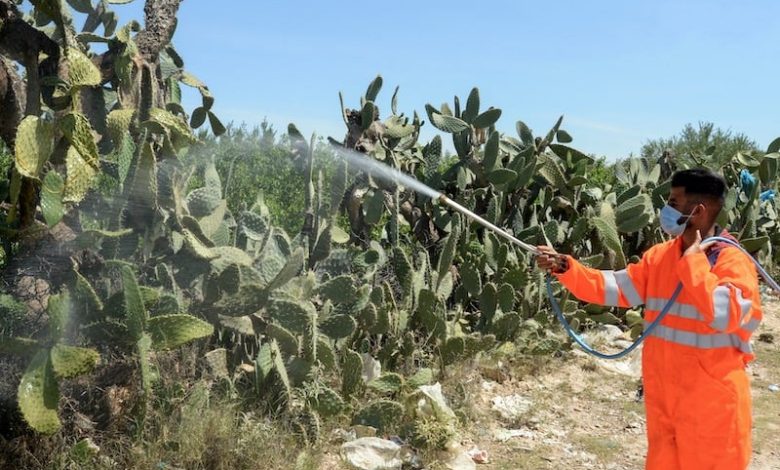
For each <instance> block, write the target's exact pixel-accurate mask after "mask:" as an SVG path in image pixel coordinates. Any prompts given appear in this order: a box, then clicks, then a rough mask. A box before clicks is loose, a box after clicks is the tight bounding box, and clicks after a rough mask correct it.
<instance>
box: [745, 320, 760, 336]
mask: <svg viewBox="0 0 780 470" xmlns="http://www.w3.org/2000/svg"><path fill="white" fill-rule="evenodd" d="M760 324H761V320H759V319H758V318H751V319H750V321H749V322H747V323H745V324H744V325H742V327H741V328H740V330H742V331H744V332H746V333H753V332H754V331H756V328H758V325H760Z"/></svg>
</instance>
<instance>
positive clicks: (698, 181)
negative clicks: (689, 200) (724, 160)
mask: <svg viewBox="0 0 780 470" xmlns="http://www.w3.org/2000/svg"><path fill="white" fill-rule="evenodd" d="M672 187H673V188H685V194H686V195H689V194H690V195H695V196H702V197H705V198H707V199H711V200H714V201H717V202H719V203H720V204H723V202H724V200H725V198H726V180H725V179H723V177H722V176H720V175H719V174H717V173H714V172H712V171H711V170H708V169H707V168H691V169H689V170H681V171H677V172H675V173H674V174H673V175H672Z"/></svg>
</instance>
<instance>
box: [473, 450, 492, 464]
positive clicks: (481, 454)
mask: <svg viewBox="0 0 780 470" xmlns="http://www.w3.org/2000/svg"><path fill="white" fill-rule="evenodd" d="M467 454H469V457H471V460H473V461H474V462H476V463H490V459H489V458H488V453H487V451H486V450H482V449H479V448H478V447H472V448H471V450H469V451H468V452H467Z"/></svg>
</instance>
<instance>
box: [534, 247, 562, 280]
mask: <svg viewBox="0 0 780 470" xmlns="http://www.w3.org/2000/svg"><path fill="white" fill-rule="evenodd" d="M536 249H537V250H539V254H538V255H537V256H536V265H537V266H539V268H540V269H544V270H545V271H551V272H554V273H558V274H560V273H563V272H566V271H567V270H568V269H569V260H568V258H567V257H566V255H562V254H560V253H558V252H557V251H555V249H554V248H553V247H550V246H547V245H539V246H537V247H536Z"/></svg>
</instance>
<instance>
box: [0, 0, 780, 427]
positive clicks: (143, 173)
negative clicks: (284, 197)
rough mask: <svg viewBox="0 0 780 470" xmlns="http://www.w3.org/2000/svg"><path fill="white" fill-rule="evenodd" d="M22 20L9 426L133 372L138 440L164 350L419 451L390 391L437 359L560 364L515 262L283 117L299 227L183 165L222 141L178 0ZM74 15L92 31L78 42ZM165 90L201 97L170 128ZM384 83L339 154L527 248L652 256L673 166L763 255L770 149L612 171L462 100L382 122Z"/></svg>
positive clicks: (10, 213) (604, 315)
mask: <svg viewBox="0 0 780 470" xmlns="http://www.w3.org/2000/svg"><path fill="white" fill-rule="evenodd" d="M21 3H22V2H13V1H10V0H0V13H2V15H0V18H2V29H0V45H2V47H1V48H0V58H2V62H1V63H0V95H1V97H2V98H3V99H5V100H8V101H7V102H8V103H11V104H13V107H7V106H5V105H4V106H3V108H2V110H3V111H2V112H3V113H4V114H3V120H2V124H3V129H1V130H2V131H3V133H2V137H3V140H4V141H5V144H6V145H7V146H8V147H9V149H10V150H11V155H12V157H13V161H12V165H11V166H10V171H9V179H8V182H7V183H6V184H5V185H3V186H1V187H0V188H2V189H3V190H4V191H5V194H4V197H5V198H6V201H5V202H4V204H3V205H2V216H3V218H2V224H1V225H0V235H1V236H2V240H3V250H4V253H3V257H2V259H3V260H4V263H5V267H4V278H5V279H6V287H7V289H8V291H9V293H8V294H4V295H3V297H0V299H2V303H0V312H1V313H3V314H5V312H13V318H17V317H23V318H22V320H20V322H21V323H20V324H23V326H24V328H19V327H18V325H17V326H15V327H13V328H11V327H5V326H4V327H3V329H2V333H3V337H2V338H1V342H0V352H2V353H3V354H4V357H6V358H9V357H11V355H17V356H20V357H22V358H24V359H23V360H21V362H18V360H17V359H8V360H9V361H17V362H12V363H13V364H17V365H18V364H23V366H22V367H23V370H22V372H21V380H20V383H19V386H18V394H17V396H16V397H2V398H3V400H4V401H3V403H2V406H4V407H6V410H5V411H6V412H5V414H6V415H13V414H14V412H15V410H17V409H18V410H19V411H20V413H21V417H22V418H23V419H24V421H25V422H26V423H27V424H28V425H29V426H30V427H31V428H32V429H34V430H35V431H38V432H41V433H52V432H56V431H57V430H58V429H59V428H60V426H61V422H60V418H59V416H60V410H59V403H60V400H59V396H60V392H59V388H60V385H61V384H62V383H66V382H67V381H68V380H71V379H73V378H74V377H77V376H80V377H81V378H80V380H89V378H88V377H89V375H86V377H87V378H86V379H85V378H84V377H85V374H90V373H91V372H92V371H93V370H94V369H95V368H96V367H97V368H106V367H111V366H114V365H117V367H119V366H121V367H124V368H127V369H129V370H130V371H131V372H130V373H129V374H125V375H124V376H123V377H124V381H123V382H122V383H121V384H118V385H122V386H123V387H126V388H129V389H132V390H134V392H135V394H134V395H133V396H134V405H133V406H132V411H131V417H130V418H131V419H130V421H131V422H132V423H133V426H134V428H133V427H130V426H128V432H129V430H131V429H135V431H136V432H137V431H138V429H139V427H140V429H143V425H144V416H145V411H146V409H147V406H148V404H149V398H150V397H151V396H153V395H154V393H155V383H156V381H157V380H158V378H159V373H160V371H159V370H157V364H158V363H159V362H158V361H157V360H156V357H157V355H158V354H162V353H161V351H164V350H170V349H175V348H177V347H179V346H181V345H183V344H185V343H188V342H191V341H194V340H198V339H201V340H200V341H201V343H202V345H203V347H204V348H205V349H207V351H206V353H205V354H204V362H205V363H207V364H208V367H207V369H208V370H209V371H210V372H209V373H215V372H214V371H221V372H220V374H218V375H219V376H220V377H221V378H222V379H224V380H225V381H227V382H228V383H230V384H232V386H233V387H234V388H235V389H236V390H237V391H238V392H239V393H241V394H244V396H245V397H246V398H247V399H252V401H253V402H254V403H259V404H261V406H262V408H263V409H264V410H265V411H266V412H268V413H272V414H273V413H279V412H286V413H290V414H291V415H292V416H294V417H295V418H296V419H295V422H296V423H297V426H298V427H299V430H300V432H301V433H302V434H303V435H304V436H306V438H307V439H310V440H316V439H317V436H318V431H319V425H320V422H321V419H322V418H325V417H329V416H333V415H348V416H350V417H351V419H352V420H353V422H355V423H359V424H366V425H370V426H374V427H376V428H379V429H385V428H388V427H400V428H404V426H407V429H410V430H409V431H408V432H410V433H412V434H414V433H415V430H414V429H415V422H414V420H413V418H414V414H413V412H410V411H409V410H410V408H409V407H408V406H407V404H408V401H407V400H414V397H415V396H416V394H417V393H419V392H418V389H419V387H420V386H421V385H426V384H429V383H431V382H434V381H435V380H436V378H437V376H439V375H441V374H446V372H447V367H448V366H451V365H452V364H453V363H455V362H456V361H459V360H462V359H464V358H468V357H472V356H475V355H478V354H481V353H483V352H486V351H490V350H492V349H494V348H497V347H501V346H502V345H504V344H506V343H508V342H509V343H514V344H515V345H516V346H517V347H518V348H520V349H521V350H522V351H524V352H526V353H531V354H548V353H553V352H555V351H559V350H561V349H564V348H566V347H568V345H567V343H566V342H565V341H564V340H563V338H562V336H561V335H559V334H558V333H557V330H556V328H555V326H554V325H553V324H552V323H551V318H552V317H551V316H550V314H549V312H548V310H547V303H546V300H545V298H544V295H543V291H544V290H543V286H542V282H543V275H542V273H539V272H537V271H535V270H533V269H532V266H531V260H530V259H529V258H528V255H527V254H526V253H524V252H522V251H520V250H518V249H516V248H515V247H514V246H512V245H509V244H507V243H506V242H504V241H503V240H501V239H499V238H498V237H496V236H495V235H494V234H493V233H491V232H488V231H485V230H484V229H482V228H481V227H480V226H478V225H475V224H473V223H471V222H470V221H469V220H467V219H464V218H462V217H461V216H460V215H458V214H453V213H451V212H450V211H448V210H447V208H446V207H443V206H440V205H439V204H438V202H437V201H436V200H431V199H430V198H429V197H426V196H424V195H422V194H417V193H414V192H412V191H410V189H409V188H405V187H402V186H399V185H398V184H396V183H394V182H392V181H386V180H381V179H377V178H375V177H374V176H372V175H371V174H367V173H365V172H361V171H353V170H351V169H350V168H349V165H348V164H347V163H346V161H343V160H340V159H335V160H330V161H329V162H328V163H327V164H323V163H322V162H318V161H316V160H317V158H320V156H323V155H326V154H327V153H328V152H322V151H320V150H318V149H319V147H318V145H321V144H318V140H317V139H316V138H315V137H312V138H310V139H308V138H305V137H304V136H303V134H302V133H301V132H300V131H299V130H298V129H297V128H296V127H295V126H294V125H292V124H291V125H290V127H289V128H288V132H287V141H286V144H285V145H286V150H285V152H284V153H283V154H282V155H284V157H285V158H290V159H292V160H294V161H295V162H296V166H297V167H298V168H300V171H301V173H300V174H301V175H302V180H301V181H302V186H303V187H302V188H299V191H298V189H296V191H298V192H299V193H300V194H301V198H302V203H301V211H300V212H301V213H300V214H298V216H299V217H300V219H296V220H300V223H299V226H297V227H295V229H294V230H292V231H291V230H289V227H288V229H287V230H285V229H284V228H282V227H280V226H279V224H276V223H274V222H273V220H272V217H271V211H270V210H269V205H268V204H267V203H266V201H265V199H264V197H263V194H262V193H259V197H257V198H256V199H253V200H251V201H247V200H246V198H245V196H244V195H243V194H242V195H239V196H238V197H237V196H236V194H235V193H231V192H230V191H231V189H230V188H231V186H230V183H231V182H230V179H231V176H230V174H231V173H230V172H232V171H234V169H235V168H234V163H235V161H238V160H235V161H231V162H230V163H229V164H228V163H227V162H224V161H215V160H214V159H213V158H212V157H211V155H206V156H205V157H202V153H203V148H204V147H200V143H199V141H198V138H197V137H196V136H195V135H194V134H193V131H192V129H193V128H197V127H199V126H201V125H202V124H204V122H205V121H206V119H208V120H209V123H210V128H211V130H212V131H213V133H214V134H217V135H218V134H221V133H222V132H224V131H225V129H224V127H223V126H222V124H221V123H220V122H219V120H218V118H217V117H216V116H215V115H214V114H213V112H212V111H211V107H212V105H213V102H214V99H213V97H212V96H211V94H210V92H209V90H208V88H207V87H206V86H205V85H204V84H203V83H201V82H200V81H199V80H198V79H196V78H195V77H194V76H193V75H191V74H190V73H189V72H188V71H186V70H185V69H184V64H183V61H182V59H181V58H180V57H179V56H178V54H177V53H176V51H175V49H174V48H173V46H172V45H171V42H170V40H171V35H172V34H173V26H174V25H175V22H176V21H175V13H176V10H177V8H178V4H179V2H178V0H157V1H155V0H148V1H147V3H146V9H145V14H146V18H145V26H144V28H142V27H141V25H139V24H137V23H135V22H130V23H128V24H125V25H119V24H118V23H117V19H116V17H115V15H114V14H113V13H112V12H111V11H110V8H109V7H110V4H111V3H112V2H111V1H108V2H105V1H102V0H101V1H100V2H98V3H96V4H95V3H94V2H90V1H86V0H84V1H75V0H68V1H67V2H60V1H58V0H48V1H44V0H38V1H32V2H30V3H31V5H28V4H24V5H22V4H21ZM74 11H75V12H78V13H79V14H81V16H83V15H86V20H85V24H84V26H83V28H82V31H81V32H77V30H76V28H75V26H74V19H73V18H74ZM76 16H79V15H76ZM100 28H102V34H98V32H99V31H101V29H100ZM20 38H22V39H24V40H25V41H27V42H26V43H24V44H25V45H24V47H21V46H20V44H22V43H20V42H18V41H20V40H21V39H20ZM95 43H101V44H103V45H105V46H106V47H105V48H101V50H102V49H105V52H102V53H95V52H93V51H92V47H93V46H94V44H95ZM20 47H21V48H20ZM30 51H36V52H35V53H30ZM39 53H43V55H42V54H39ZM44 56H45V58H44V59H42V60H40V62H39V58H40V57H44ZM17 65H22V66H24V68H25V70H26V75H25V76H24V77H22V76H20V75H19V72H18V71H17ZM182 83H183V84H185V85H188V86H192V87H195V88H197V89H198V90H199V91H200V93H201V94H202V98H203V102H202V106H200V107H198V108H196V109H194V110H191V112H189V113H188V111H187V110H185V109H183V108H182V106H181V104H180V95H181V90H180V88H179V87H180V84H182ZM381 91H382V79H381V78H380V77H377V78H376V79H375V80H374V81H372V82H371V83H370V84H369V86H368V89H367V90H366V92H365V94H364V95H363V96H362V97H361V99H360V103H359V106H357V109H351V108H348V107H346V106H345V105H344V103H343V100H342V109H341V112H342V117H343V120H344V123H345V125H346V134H345V137H344V138H343V139H334V138H330V139H329V145H331V146H333V148H334V152H335V153H336V154H338V153H339V152H344V151H349V152H358V153H361V154H364V158H367V159H376V160H379V161H381V162H383V163H384V164H386V165H389V166H391V167H393V168H396V169H398V170H400V171H402V172H405V173H408V174H411V175H413V176H414V177H415V178H417V179H419V180H421V181H423V182H424V183H426V184H427V185H429V186H431V187H433V188H434V189H436V190H437V191H440V192H442V193H444V194H446V195H447V196H448V197H450V198H452V199H453V200H455V201H457V202H459V203H460V204H462V205H464V206H466V207H467V208H469V209H470V210H473V211H474V212H476V213H477V214H479V215H481V216H483V217H484V218H486V219H487V220H489V221H491V222H493V223H494V224H496V225H499V226H502V227H505V228H507V229H508V230H509V231H511V232H512V233H513V234H514V235H515V236H516V237H518V238H520V239H523V240H525V241H527V242H528V243H532V244H549V245H553V246H555V247H556V248H557V249H558V250H559V251H562V252H568V253H575V254H576V255H577V256H578V257H579V258H580V259H582V260H583V261H584V262H585V263H586V264H588V265H591V266H595V267H602V268H609V267H612V268H620V267H623V266H624V265H625V264H626V263H628V262H630V261H632V260H635V259H637V257H638V256H639V255H640V254H641V253H642V251H643V250H645V249H646V248H647V247H649V246H650V245H652V244H654V243H656V242H658V241H660V240H662V238H663V236H662V233H661V232H660V230H659V229H658V224H657V222H656V215H655V214H656V213H657V210H658V209H659V208H660V207H661V206H662V205H663V204H664V201H665V198H666V195H667V193H668V190H669V176H670V174H671V171H673V170H674V169H678V168H684V167H689V166H694V165H706V166H711V167H713V168H715V169H717V170H719V171H722V172H723V173H724V175H725V176H726V178H727V179H728V181H729V183H730V185H731V188H732V190H731V191H730V193H729V196H728V199H727V203H726V207H725V209H724V211H723V213H722V215H721V223H722V225H724V226H726V227H729V228H730V229H731V230H732V231H734V232H735V233H736V234H738V236H739V238H740V239H741V240H742V242H743V244H744V245H745V246H746V248H748V250H750V251H752V252H756V253H759V254H760V256H761V257H762V258H763V259H764V260H773V261H775V262H776V261H777V260H778V254H777V251H776V248H777V247H778V246H780V233H779V232H778V231H777V229H776V226H775V224H776V219H777V215H776V205H775V204H776V203H775V199H774V197H773V194H774V193H773V191H775V190H777V189H778V188H777V185H778V182H777V169H778V158H780V154H779V153H778V150H780V139H778V140H775V141H774V142H773V143H771V144H770V145H769V147H768V148H767V150H766V152H760V151H752V152H744V153H737V154H736V155H724V154H723V153H722V152H717V148H712V149H707V151H705V152H703V153H701V154H697V153H692V154H686V155H677V156H673V155H671V154H669V153H664V154H663V155H662V156H661V157H660V158H658V159H654V158H652V159H651V158H630V159H627V160H623V161H620V162H617V163H615V164H613V165H611V168H609V169H606V168H605V165H606V164H605V163H604V162H603V161H598V160H595V159H594V158H593V157H592V156H590V155H588V154H586V153H584V152H583V151H581V150H577V149H575V148H574V147H572V146H571V143H572V140H573V139H572V136H571V135H570V134H569V133H568V132H567V131H566V130H565V129H564V127H563V122H564V120H563V118H562V117H561V118H560V119H558V120H557V121H556V122H555V123H553V125H552V127H551V128H550V129H549V130H548V131H547V132H544V133H541V134H538V135H537V134H535V133H534V132H533V131H532V129H531V128H530V127H529V126H528V125H527V124H525V123H523V122H522V121H518V122H517V123H516V129H517V135H516V136H515V135H509V134H503V133H501V132H499V131H497V130H496V123H497V122H498V120H499V119H501V118H502V117H503V116H502V112H501V110H500V109H499V108H497V107H495V106H490V107H485V106H484V105H483V104H482V103H481V102H480V95H479V90H478V89H477V88H474V89H473V90H471V92H470V93H469V94H468V97H467V98H466V100H465V102H464V103H462V102H461V101H460V99H459V98H458V97H455V99H454V101H453V103H452V104H447V103H445V104H442V105H441V106H439V107H435V106H432V105H426V106H425V111H426V113H425V114H426V116H425V117H426V121H427V122H424V120H423V119H422V118H421V117H420V116H419V115H418V114H417V113H412V115H411V116H407V115H405V114H404V113H402V112H400V111H399V105H398V89H396V90H395V92H394V93H393V95H392V98H391V101H390V114H389V115H388V116H381V115H380V111H379V107H378V106H377V105H376V103H377V99H378V98H379V96H380V93H381ZM504 118H505V117H504ZM423 125H430V126H433V127H435V128H436V129H438V130H439V131H441V133H442V134H444V135H445V136H447V138H451V139H452V148H454V150H455V154H454V155H445V152H444V150H443V148H444V147H445V145H444V143H443V141H442V137H441V136H440V135H437V136H436V137H434V138H433V139H431V140H430V141H429V142H426V143H423V142H420V141H419V136H420V129H421V127H422V126H423ZM266 140H267V139H266ZM273 141H274V138H273V136H271V137H270V142H272V143H273ZM267 143H268V142H266V144H267ZM205 148H208V147H205ZM241 164H242V165H251V161H249V160H242V161H241ZM275 204H277V207H278V204H279V203H278V202H276V203H275ZM43 258H45V260H43ZM52 260H53V262H52ZM44 261H46V262H45V263H44ZM6 273H7V274H6ZM24 279H27V280H26V281H25V282H26V283H27V284H29V283H30V282H32V283H33V285H36V286H37V285H41V286H44V287H45V289H43V290H44V291H45V293H44V294H43V295H41V296H40V299H36V301H37V302H38V303H35V302H33V301H32V300H30V299H26V298H25V299H22V298H21V297H20V295H21V294H19V292H21V291H22V290H23V287H24V286H23V285H22V284H23V282H22V281H23V280H24ZM19 300H25V303H24V304H22V303H20V302H19ZM20 309H21V311H22V312H24V311H25V309H29V310H30V314H29V315H28V317H29V318H27V319H25V318H26V317H25V315H24V314H20V313H19V312H20ZM564 309H565V312H566V314H567V315H568V316H569V317H570V321H571V322H572V323H573V324H574V325H575V326H576V327H577V328H587V327H589V326H590V325H592V324H594V323H612V324H618V325H621V327H623V328H626V329H628V328H630V329H632V331H634V332H636V331H638V330H639V329H641V317H640V316H639V314H638V312H635V311H629V312H624V311H618V310H610V309H607V308H602V307H598V306H584V305H581V304H578V303H577V302H575V301H573V300H571V299H565V301H564ZM10 315H11V314H10V313H9V317H8V318H11V316H10ZM36 315H37V317H36ZM40 319H42V321H39V320H40ZM4 325H5V324H4ZM12 326H13V325H12ZM14 357H15V356H14ZM191 373H192V375H193V376H194V375H195V374H196V373H198V374H199V373H201V372H200V371H198V372H196V371H195V370H193V371H192V372H191ZM204 373H205V372H204ZM128 377H129V378H128ZM9 410H10V411H9ZM82 411H83V412H84V413H86V412H88V411H87V410H82ZM428 425H430V423H427V424H426V426H428ZM408 426H411V428H409V427H408ZM8 429H11V428H10V426H9V428H8ZM8 429H6V430H5V431H4V432H5V433H6V434H8V433H9V432H10V431H9V430H8ZM13 429H17V428H13ZM15 432H21V431H18V429H17V431H15Z"/></svg>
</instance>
